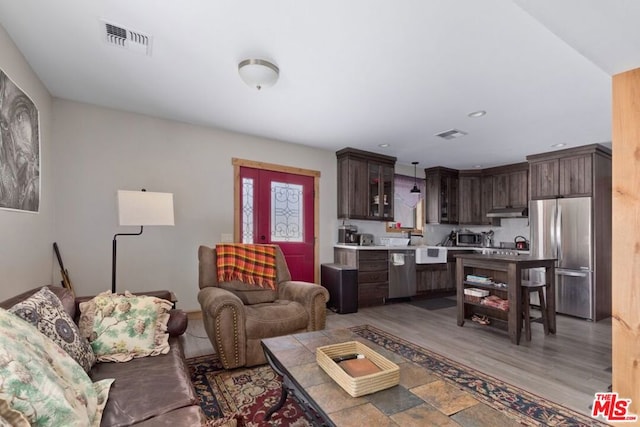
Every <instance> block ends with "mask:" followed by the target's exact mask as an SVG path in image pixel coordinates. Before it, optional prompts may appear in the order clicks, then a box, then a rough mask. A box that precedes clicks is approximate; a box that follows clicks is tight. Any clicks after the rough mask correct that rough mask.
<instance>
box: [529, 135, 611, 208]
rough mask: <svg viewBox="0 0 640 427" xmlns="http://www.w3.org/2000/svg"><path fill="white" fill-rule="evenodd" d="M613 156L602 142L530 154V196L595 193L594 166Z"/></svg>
mask: <svg viewBox="0 0 640 427" xmlns="http://www.w3.org/2000/svg"><path fill="white" fill-rule="evenodd" d="M596 156H598V157H597V161H596V160H594V159H596ZM601 159H604V162H602V161H600V160H601ZM610 159H611V151H610V150H609V149H608V148H607V147H604V146H602V145H599V144H591V145H585V146H582V147H577V148H569V149H566V150H560V151H553V152H550V153H543V154H535V155H531V156H527V160H528V161H529V170H530V175H531V199H532V200H539V199H554V198H558V197H588V196H592V195H593V185H594V177H595V176H597V171H596V170H595V169H596V168H597V167H598V166H597V165H599V164H601V163H606V162H610V161H611V160H610Z"/></svg>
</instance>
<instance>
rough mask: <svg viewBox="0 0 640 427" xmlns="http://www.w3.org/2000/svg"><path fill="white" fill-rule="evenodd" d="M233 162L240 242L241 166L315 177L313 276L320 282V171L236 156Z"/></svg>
mask: <svg viewBox="0 0 640 427" xmlns="http://www.w3.org/2000/svg"><path fill="white" fill-rule="evenodd" d="M231 164H232V165H233V241H234V242H240V241H241V239H240V232H241V224H242V219H241V213H242V206H240V203H241V200H242V197H241V194H240V193H241V191H242V185H241V184H240V168H241V167H246V168H253V169H262V170H268V171H272V172H284V173H291V174H295V175H304V176H312V177H313V278H314V282H315V283H320V269H319V268H318V266H319V264H318V263H319V260H320V242H319V240H318V235H319V234H320V222H319V215H320V171H316V170H312V169H303V168H297V167H292V166H284V165H277V164H274V163H265V162H256V161H254V160H247V159H239V158H236V157H232V158H231Z"/></svg>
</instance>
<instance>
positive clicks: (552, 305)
mask: <svg viewBox="0 0 640 427" xmlns="http://www.w3.org/2000/svg"><path fill="white" fill-rule="evenodd" d="M555 262H556V259H555V258H538V257H532V256H528V255H482V254H460V255H456V290H457V303H458V304H457V306H458V326H463V325H464V322H465V318H466V317H467V315H468V313H469V311H470V309H471V310H473V308H474V307H477V309H478V310H479V311H484V310H486V312H488V313H490V314H489V315H491V313H492V312H491V310H492V309H491V308H489V307H487V306H483V305H481V304H474V303H471V302H469V301H466V300H465V297H464V289H465V288H469V287H477V288H486V289H488V290H490V291H498V292H504V291H506V294H507V300H508V301H509V310H508V312H507V313H506V329H507V331H508V333H509V338H510V339H511V342H512V343H514V344H516V345H517V344H520V336H521V333H522V292H521V289H520V288H521V284H522V271H523V270H526V269H530V268H544V269H545V282H546V284H547V286H548V288H547V289H548V291H549V292H548V293H547V301H546V303H547V310H548V311H547V313H548V327H549V332H550V333H552V334H555V332H556V285H555V276H556V275H555ZM474 272H475V273H477V272H480V273H481V274H482V273H484V274H486V273H488V272H496V276H500V277H502V278H504V280H505V282H506V283H507V287H506V289H505V288H499V287H495V286H492V285H483V284H481V283H470V282H468V281H467V280H466V276H467V274H469V273H474ZM493 310H494V311H493V313H494V314H496V319H495V320H496V323H498V324H500V323H501V321H500V318H499V313H498V311H496V310H495V309H493Z"/></svg>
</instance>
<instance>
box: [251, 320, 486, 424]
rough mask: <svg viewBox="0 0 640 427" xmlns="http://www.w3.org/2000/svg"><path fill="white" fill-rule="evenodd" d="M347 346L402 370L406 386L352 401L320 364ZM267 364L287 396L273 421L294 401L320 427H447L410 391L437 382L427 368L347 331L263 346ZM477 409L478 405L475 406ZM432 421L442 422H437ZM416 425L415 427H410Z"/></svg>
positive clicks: (287, 338)
mask: <svg viewBox="0 0 640 427" xmlns="http://www.w3.org/2000/svg"><path fill="white" fill-rule="evenodd" d="M345 341H360V342H362V343H363V344H365V345H366V346H368V347H369V348H371V349H372V350H374V351H376V352H378V353H379V354H381V355H382V356H384V357H386V358H387V359H389V360H391V361H392V362H394V363H396V364H397V365H398V366H399V367H400V384H399V385H397V386H393V387H391V388H389V389H386V390H381V391H379V392H376V393H372V394H369V395H366V396H361V397H357V398H354V397H351V396H350V395H349V394H348V393H347V392H346V391H344V390H343V389H342V388H341V387H340V386H339V385H338V384H337V383H336V382H335V381H333V379H332V378H331V377H329V376H328V375H327V374H326V373H325V372H324V371H323V370H322V368H320V366H318V364H317V363H316V353H315V352H316V348H317V347H320V346H324V345H329V344H337V343H342V342H345ZM262 347H263V349H264V352H265V355H266V357H267V361H268V362H269V364H270V365H271V367H272V368H273V369H274V370H275V371H276V372H278V373H279V374H280V375H282V378H283V381H282V394H281V398H280V400H279V401H278V403H277V404H276V405H275V406H274V407H273V408H271V409H270V410H269V411H268V413H267V416H266V417H265V418H266V419H268V418H267V417H270V416H271V415H272V414H273V413H274V412H276V411H278V410H279V409H280V408H281V407H282V406H283V404H284V403H285V401H286V399H287V397H288V396H289V395H292V396H293V397H294V398H295V399H296V400H297V401H298V402H299V403H300V405H301V406H302V408H303V410H304V411H305V413H306V414H307V415H308V416H309V418H310V419H311V420H313V424H314V425H318V426H334V425H339V426H348V425H354V426H363V425H397V424H400V425H411V424H412V423H414V422H415V421H418V423H417V424H415V425H430V424H431V423H434V422H437V423H439V422H442V421H445V420H446V418H447V415H445V414H442V413H438V412H439V411H438V410H435V408H433V406H430V405H429V404H428V403H427V402H426V401H425V400H424V399H422V398H421V397H419V396H418V395H416V394H415V393H413V392H411V391H409V389H410V388H411V389H413V390H414V391H415V390H418V389H420V387H421V386H422V385H426V384H430V383H433V382H434V380H436V379H437V378H436V377H435V376H434V375H433V374H430V373H428V372H427V371H426V370H425V369H424V368H422V367H420V366H418V365H416V364H413V363H411V362H409V361H407V360H406V359H404V358H403V357H401V356H399V355H397V354H395V353H393V352H390V351H388V350H386V349H384V348H382V347H380V346H377V345H376V344H373V343H372V342H370V341H368V340H366V339H364V338H361V337H359V336H358V335H355V334H354V333H352V332H351V331H349V330H347V329H334V330H324V331H317V332H307V333H302V334H296V335H288V336H283V337H276V338H268V339H264V340H262ZM475 403H477V402H475ZM432 416H437V417H438V418H437V419H433V418H432ZM409 420H410V421H409Z"/></svg>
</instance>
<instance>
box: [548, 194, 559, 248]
mask: <svg viewBox="0 0 640 427" xmlns="http://www.w3.org/2000/svg"><path fill="white" fill-rule="evenodd" d="M557 209H558V207H557V206H553V210H552V212H551V224H549V226H550V227H549V229H550V230H549V242H550V243H551V249H552V251H553V255H556V256H557V252H558V250H557V249H558V248H557V246H556V245H557V242H556V216H557Z"/></svg>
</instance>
